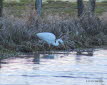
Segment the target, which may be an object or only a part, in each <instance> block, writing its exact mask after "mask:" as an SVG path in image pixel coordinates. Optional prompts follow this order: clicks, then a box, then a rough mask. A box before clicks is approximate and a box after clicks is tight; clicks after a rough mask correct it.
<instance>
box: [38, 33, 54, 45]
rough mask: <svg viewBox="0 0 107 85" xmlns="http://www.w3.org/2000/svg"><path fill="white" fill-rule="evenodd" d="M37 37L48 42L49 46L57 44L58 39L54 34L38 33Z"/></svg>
mask: <svg viewBox="0 0 107 85" xmlns="http://www.w3.org/2000/svg"><path fill="white" fill-rule="evenodd" d="M37 36H38V37H39V38H40V39H42V40H44V41H46V42H47V43H48V44H51V43H53V42H55V39H56V37H55V35H54V34H53V33H48V32H42V33H37Z"/></svg>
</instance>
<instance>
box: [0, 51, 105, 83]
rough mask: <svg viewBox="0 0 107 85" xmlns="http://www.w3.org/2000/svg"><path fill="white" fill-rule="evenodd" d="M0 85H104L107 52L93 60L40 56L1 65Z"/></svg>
mask: <svg viewBox="0 0 107 85" xmlns="http://www.w3.org/2000/svg"><path fill="white" fill-rule="evenodd" d="M0 85H107V50H97V51H95V52H94V55H93V56H86V55H76V54H75V53H70V54H52V55H47V54H44V55H43V54H41V55H35V57H33V56H31V55H29V56H27V57H24V56H23V57H16V58H10V59H6V60H3V61H2V63H1V64H0Z"/></svg>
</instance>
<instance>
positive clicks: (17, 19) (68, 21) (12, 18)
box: [0, 2, 107, 58]
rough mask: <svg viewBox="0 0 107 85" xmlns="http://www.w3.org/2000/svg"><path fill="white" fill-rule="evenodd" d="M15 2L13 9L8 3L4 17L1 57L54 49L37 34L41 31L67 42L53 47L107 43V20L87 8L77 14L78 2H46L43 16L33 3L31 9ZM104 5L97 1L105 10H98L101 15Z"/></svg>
mask: <svg viewBox="0 0 107 85" xmlns="http://www.w3.org/2000/svg"><path fill="white" fill-rule="evenodd" d="M12 4H13V5H11V6H10V8H7V7H8V4H7V3H5V4H4V5H5V8H4V9H5V10H4V17H2V18H0V56H2V57H3V55H4V56H6V55H7V54H8V55H10V56H12V55H14V54H17V53H18V52H33V51H46V50H50V49H49V47H48V45H47V44H46V43H44V42H43V41H41V40H40V39H38V37H37V36H36V33H39V32H52V33H54V34H55V35H56V37H57V38H62V40H63V41H64V44H65V46H62V45H59V46H58V47H54V46H51V50H70V49H73V48H94V47H96V46H98V47H100V46H106V45H107V22H106V20H103V19H101V18H99V17H98V16H96V15H95V16H91V15H90V14H89V13H88V12H87V11H86V12H85V13H84V15H83V16H81V17H80V18H78V17H76V16H75V14H76V10H77V9H76V3H68V2H66V3H65V2H59V3H50V4H49V3H44V4H43V16H42V17H37V16H36V14H35V11H34V10H32V9H33V8H32V6H31V8H32V9H31V8H29V6H28V4H26V5H23V4H24V3H21V4H20V3H19V4H16V5H15V4H14V3H12ZM62 4H63V5H62ZM104 4H106V3H104ZM104 4H103V3H97V5H98V6H97V9H98V10H100V9H101V7H102V9H104V10H101V11H97V9H96V12H97V13H98V14H99V15H100V14H101V13H102V12H105V11H106V5H104ZM27 6H28V7H27ZM99 6H100V7H99ZM103 7H104V8H103ZM27 8H29V10H28V9H27ZM62 8H63V9H62ZM8 9H9V10H8ZM13 9H14V10H13ZM18 9H19V10H18ZM61 9H62V10H61ZM72 16H73V17H72ZM74 16H75V17H74ZM103 18H104V17H103ZM2 57H1V58H2Z"/></svg>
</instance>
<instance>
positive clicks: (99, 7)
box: [4, 1, 107, 17]
mask: <svg viewBox="0 0 107 85" xmlns="http://www.w3.org/2000/svg"><path fill="white" fill-rule="evenodd" d="M84 4H85V5H86V6H88V3H87V2H84ZM34 5H35V2H31V1H22V2H20V3H16V2H12V3H11V2H10V3H6V2H5V3H4V7H5V8H4V12H5V14H8V15H13V16H15V17H22V16H26V14H27V13H28V12H29V11H30V10H32V9H35V6H34ZM106 11H107V2H97V3H96V14H97V15H101V14H102V13H103V12H106ZM47 13H48V14H60V15H64V14H65V15H66V14H67V15H69V16H74V15H77V3H76V2H62V1H56V2H55V1H49V2H47V3H46V2H45V3H43V10H42V15H46V14H47Z"/></svg>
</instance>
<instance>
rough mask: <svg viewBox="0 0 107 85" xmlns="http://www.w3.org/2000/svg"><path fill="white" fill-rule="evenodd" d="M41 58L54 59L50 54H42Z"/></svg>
mask: <svg viewBox="0 0 107 85" xmlns="http://www.w3.org/2000/svg"><path fill="white" fill-rule="evenodd" d="M43 58H44V59H54V58H55V56H54V55H52V54H44V55H43Z"/></svg>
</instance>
